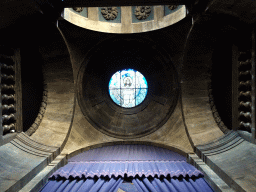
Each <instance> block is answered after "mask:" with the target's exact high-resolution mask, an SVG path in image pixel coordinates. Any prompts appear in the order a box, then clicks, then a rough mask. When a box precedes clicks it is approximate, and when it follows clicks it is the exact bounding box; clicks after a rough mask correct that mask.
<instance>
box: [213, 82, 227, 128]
mask: <svg viewBox="0 0 256 192" xmlns="http://www.w3.org/2000/svg"><path fill="white" fill-rule="evenodd" d="M208 96H209V104H210V107H211V109H212V114H213V117H214V119H215V122H216V123H217V125H218V126H219V128H220V130H221V131H222V132H223V133H227V132H229V129H228V128H227V127H226V126H225V124H224V123H223V121H222V120H221V117H220V115H219V113H218V111H217V108H216V106H215V103H214V97H213V89H212V84H211V82H210V83H209V84H208Z"/></svg>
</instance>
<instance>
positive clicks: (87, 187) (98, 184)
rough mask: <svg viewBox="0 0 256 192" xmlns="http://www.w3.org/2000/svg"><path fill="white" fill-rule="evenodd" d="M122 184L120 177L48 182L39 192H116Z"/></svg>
mask: <svg viewBox="0 0 256 192" xmlns="http://www.w3.org/2000/svg"><path fill="white" fill-rule="evenodd" d="M122 182H123V179H122V178H121V177H119V178H114V177H112V178H110V179H109V178H107V177H105V178H102V177H100V178H87V179H60V180H49V181H48V183H47V184H46V185H45V186H44V187H43V188H42V189H41V191H40V192H71V191H72V192H98V191H99V192H116V191H117V190H118V188H119V187H120V185H121V184H122Z"/></svg>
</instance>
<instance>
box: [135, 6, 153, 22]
mask: <svg viewBox="0 0 256 192" xmlns="http://www.w3.org/2000/svg"><path fill="white" fill-rule="evenodd" d="M150 13H151V7H150V6H136V8H135V13H134V14H135V16H136V18H137V19H138V20H145V19H147V18H148V16H149V15H150Z"/></svg>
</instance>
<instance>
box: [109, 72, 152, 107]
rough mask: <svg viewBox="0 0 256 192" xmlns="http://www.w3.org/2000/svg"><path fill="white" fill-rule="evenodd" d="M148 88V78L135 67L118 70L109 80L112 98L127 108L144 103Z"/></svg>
mask: <svg viewBox="0 0 256 192" xmlns="http://www.w3.org/2000/svg"><path fill="white" fill-rule="evenodd" d="M147 90H148V84H147V80H146V78H145V77H144V76H143V75H142V74H141V73H140V72H138V71H136V70H133V69H124V70H122V71H117V72H116V73H115V74H114V75H113V76H112V77H111V79H110V81H109V94H110V97H111V99H112V100H113V101H114V102H115V103H116V104H118V105H120V106H121V107H125V108H131V107H135V106H137V105H139V104H140V103H142V102H143V101H144V99H145V98H146V95H147Z"/></svg>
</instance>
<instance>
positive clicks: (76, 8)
mask: <svg viewBox="0 0 256 192" xmlns="http://www.w3.org/2000/svg"><path fill="white" fill-rule="evenodd" d="M73 10H74V11H76V12H78V13H80V12H82V11H83V10H84V8H83V7H73Z"/></svg>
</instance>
